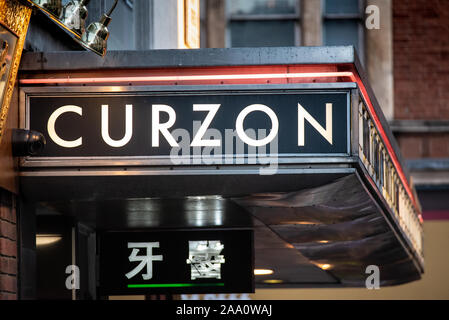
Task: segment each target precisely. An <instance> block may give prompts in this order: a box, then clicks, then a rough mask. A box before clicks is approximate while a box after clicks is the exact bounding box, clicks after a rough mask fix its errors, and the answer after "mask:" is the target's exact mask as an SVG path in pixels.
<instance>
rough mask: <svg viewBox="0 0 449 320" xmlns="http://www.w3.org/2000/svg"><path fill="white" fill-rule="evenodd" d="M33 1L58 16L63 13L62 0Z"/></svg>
mask: <svg viewBox="0 0 449 320" xmlns="http://www.w3.org/2000/svg"><path fill="white" fill-rule="evenodd" d="M31 2H33V3H34V4H36V5H37V6H39V7H41V8H42V9H44V10H46V11H47V12H49V13H51V14H53V15H55V16H57V17H59V15H60V14H61V9H62V2H61V0H33V1H31Z"/></svg>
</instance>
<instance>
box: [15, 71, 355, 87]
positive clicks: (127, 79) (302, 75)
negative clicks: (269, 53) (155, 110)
mask: <svg viewBox="0 0 449 320" xmlns="http://www.w3.org/2000/svg"><path fill="white" fill-rule="evenodd" d="M330 77H351V78H353V77H354V75H353V73H352V72H310V73H271V74H270V73H264V74H221V75H193V76H142V77H103V78H54V79H49V78H45V79H20V83H21V84H49V83H61V84H71V83H118V82H153V81H157V82H161V81H201V80H240V79H242V80H244V79H250V80H251V79H287V78H330Z"/></svg>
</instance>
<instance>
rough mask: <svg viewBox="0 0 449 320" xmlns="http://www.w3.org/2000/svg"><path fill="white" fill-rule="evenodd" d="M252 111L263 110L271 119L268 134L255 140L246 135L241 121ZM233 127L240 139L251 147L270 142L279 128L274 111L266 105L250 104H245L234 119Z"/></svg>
mask: <svg viewBox="0 0 449 320" xmlns="http://www.w3.org/2000/svg"><path fill="white" fill-rule="evenodd" d="M253 111H262V112H265V113H266V114H267V115H268V116H269V117H270V120H271V125H272V127H271V131H270V134H269V135H268V136H266V137H265V138H263V139H261V140H256V139H252V138H250V137H248V136H247V134H246V133H245V130H244V129H243V121H244V120H245V118H246V116H247V115H248V114H250V113H251V112H253ZM235 129H236V131H237V134H238V136H239V137H240V139H242V141H243V142H245V143H246V144H248V145H250V146H253V147H260V146H264V145H266V144H268V143H270V142H271V141H272V140H273V139H274V138H275V137H276V135H277V134H278V130H279V121H278V117H277V116H276V114H275V113H274V111H273V110H271V109H270V108H269V107H267V106H266V105H263V104H252V105H249V106H247V107H246V108H245V109H243V110H242V111H241V112H240V113H239V115H238V117H237V120H236V121H235Z"/></svg>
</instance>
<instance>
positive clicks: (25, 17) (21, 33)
mask: <svg viewBox="0 0 449 320" xmlns="http://www.w3.org/2000/svg"><path fill="white" fill-rule="evenodd" d="M30 16H31V9H30V8H28V7H27V6H25V5H23V4H21V3H20V2H19V1H18V0H0V24H1V25H3V26H4V27H6V28H8V29H9V30H11V31H12V32H14V33H15V35H16V36H17V37H18V40H17V43H16V46H15V50H14V55H13V58H12V61H11V71H10V74H9V78H8V79H7V82H6V85H5V90H4V98H3V103H2V104H1V105H0V141H1V139H2V136H3V131H4V129H5V123H6V117H7V116H8V110H9V104H10V102H11V96H12V93H13V90H14V84H15V82H16V77H17V72H18V70H19V64H20V58H21V56H22V49H23V45H24V43H25V37H26V33H27V30H28V24H29V22H30Z"/></svg>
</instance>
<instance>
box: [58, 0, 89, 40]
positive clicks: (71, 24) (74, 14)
mask: <svg viewBox="0 0 449 320" xmlns="http://www.w3.org/2000/svg"><path fill="white" fill-rule="evenodd" d="M89 2H90V0H71V1H70V2H68V3H67V4H66V5H65V6H64V7H63V8H62V11H61V16H60V20H61V22H62V23H63V24H65V25H66V26H67V27H68V28H70V30H72V31H73V32H75V33H77V34H79V35H82V34H83V33H84V31H85V29H86V27H85V24H86V19H87V8H86V6H87V5H88V3H89Z"/></svg>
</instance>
